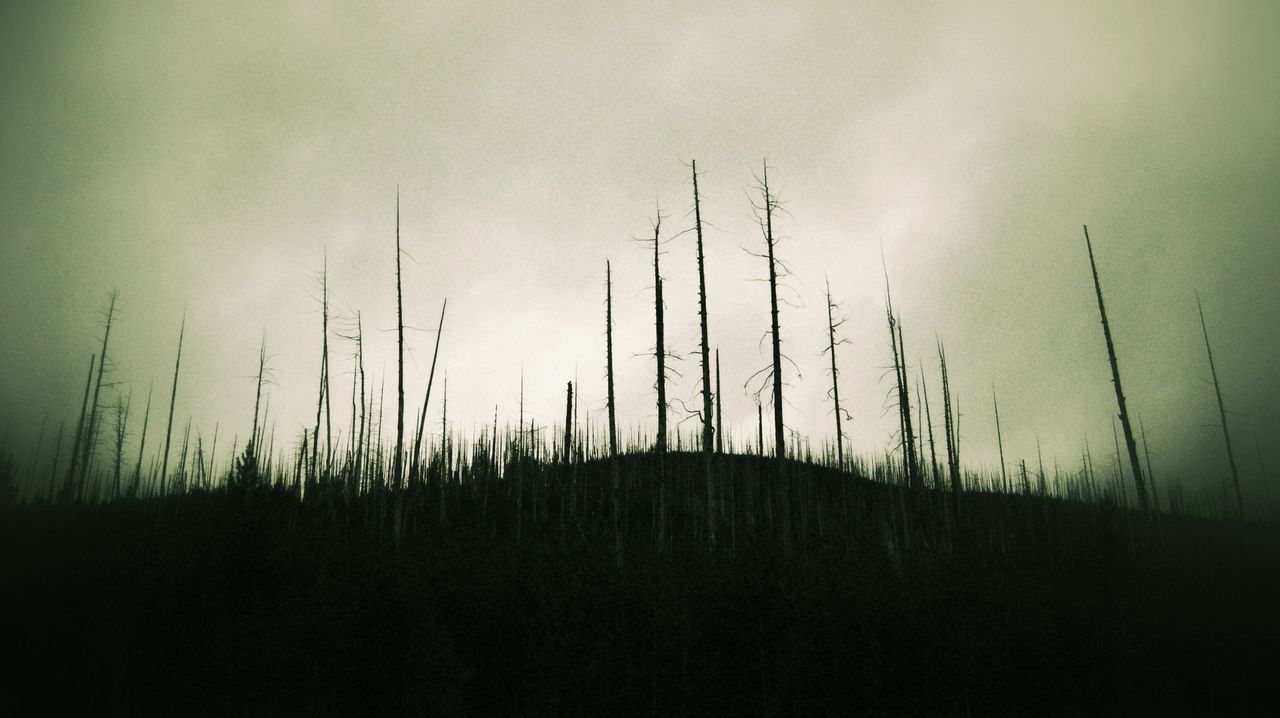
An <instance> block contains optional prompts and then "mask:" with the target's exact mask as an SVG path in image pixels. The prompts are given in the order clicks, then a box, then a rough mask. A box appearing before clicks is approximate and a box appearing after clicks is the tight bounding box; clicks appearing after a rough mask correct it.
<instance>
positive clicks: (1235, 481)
mask: <svg viewBox="0 0 1280 718" xmlns="http://www.w3.org/2000/svg"><path fill="white" fill-rule="evenodd" d="M1196 308H1197V309H1198V310H1199V311H1200V330H1201V331H1202V332H1203V333H1204V349H1205V352H1207V353H1208V355H1209V373H1210V375H1211V376H1212V377H1213V393H1214V395H1215V396H1216V397H1217V399H1218V416H1219V417H1221V418H1222V439H1223V441H1225V442H1226V445H1227V462H1228V463H1229V464H1230V466H1231V483H1232V485H1233V486H1234V487H1235V490H1236V509H1237V510H1239V512H1240V515H1241V516H1243V515H1244V494H1242V493H1240V472H1239V471H1237V470H1236V455H1235V452H1234V451H1232V450H1231V432H1229V431H1227V410H1226V408H1225V407H1224V406H1223V403H1222V386H1221V385H1220V384H1219V383H1218V369H1217V367H1216V366H1214V363H1213V347H1211V346H1210V345H1209V329H1208V327H1207V326H1206V325H1205V321H1204V307H1203V306H1202V305H1201V304H1200V296H1199V295H1196Z"/></svg>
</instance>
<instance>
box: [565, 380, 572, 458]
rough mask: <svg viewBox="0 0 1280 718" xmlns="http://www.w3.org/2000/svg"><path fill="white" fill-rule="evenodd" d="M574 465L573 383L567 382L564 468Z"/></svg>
mask: <svg viewBox="0 0 1280 718" xmlns="http://www.w3.org/2000/svg"><path fill="white" fill-rule="evenodd" d="M572 465H573V382H571V381H570V382H565V395H564V468H565V470H566V471H568V469H569V468H570V467H571V466H572Z"/></svg>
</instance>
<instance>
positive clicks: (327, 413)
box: [321, 249, 333, 482]
mask: <svg viewBox="0 0 1280 718" xmlns="http://www.w3.org/2000/svg"><path fill="white" fill-rule="evenodd" d="M322 283H323V284H322V294H323V296H322V300H321V316H322V319H323V324H322V327H323V332H324V341H323V342H322V347H321V354H322V357H321V372H322V379H321V381H323V382H324V390H323V391H322V392H321V395H322V396H323V397H324V480H325V481H326V482H328V481H329V479H330V478H331V477H330V474H331V473H332V470H333V408H332V402H331V400H330V399H331V397H332V394H333V392H332V391H331V387H330V385H329V251H328V250H327V249H326V250H325V253H324V278H323V280H322Z"/></svg>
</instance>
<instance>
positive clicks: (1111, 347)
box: [1084, 225, 1149, 511]
mask: <svg viewBox="0 0 1280 718" xmlns="http://www.w3.org/2000/svg"><path fill="white" fill-rule="evenodd" d="M1084 243H1085V247H1086V248H1087V249H1088V251H1089V268H1090V270H1091V271H1092V272H1093V287H1094V290H1095V291H1096V292H1097V295H1098V314H1099V315H1101V317H1102V335H1103V337H1104V338H1105V339H1106V342H1107V357H1108V359H1110V361H1111V383H1112V384H1114V385H1115V390H1116V405H1117V406H1118V407H1119V410H1120V426H1121V427H1122V428H1123V429H1124V444H1125V448H1126V449H1128V451H1129V464H1130V467H1131V468H1132V470H1133V484H1134V487H1135V488H1136V489H1137V491H1138V505H1139V506H1140V507H1141V508H1142V510H1143V511H1146V510H1148V508H1149V505H1148V502H1147V490H1146V485H1145V482H1144V481H1143V478H1142V464H1141V463H1139V461H1138V445H1137V442H1136V441H1134V438H1133V425H1132V424H1131V423H1130V422H1129V410H1128V408H1127V407H1126V406H1125V400H1124V389H1123V388H1122V387H1121V385H1120V365H1119V364H1118V363H1117V362H1116V347H1115V342H1113V341H1112V339H1111V325H1110V324H1109V323H1107V305H1106V304H1105V303H1104V302H1103V301H1102V282H1101V281H1099V279H1098V264H1097V262H1096V261H1094V258H1093V242H1091V241H1090V240H1089V227H1088V226H1087V225H1085V227H1084Z"/></svg>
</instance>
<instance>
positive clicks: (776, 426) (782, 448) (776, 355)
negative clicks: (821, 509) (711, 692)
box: [760, 162, 787, 475]
mask: <svg viewBox="0 0 1280 718" xmlns="http://www.w3.org/2000/svg"><path fill="white" fill-rule="evenodd" d="M760 191H761V193H762V194H763V195H764V207H763V209H764V240H765V248H766V250H767V257H768V260H769V327H770V332H771V336H772V349H773V442H774V447H773V453H774V458H776V459H777V460H778V467H777V471H778V473H779V475H781V472H782V461H783V459H785V458H786V457H787V447H786V438H785V437H784V434H783V432H784V431H785V428H784V426H785V425H784V424H783V422H782V337H781V334H780V333H779V331H778V262H777V258H776V257H775V256H774V247H775V245H776V244H777V240H776V239H774V237H773V210H774V209H776V208H777V205H778V200H777V197H774V196H773V195H772V194H771V193H770V192H769V164H768V163H767V162H766V163H764V165H763V171H762V174H761V177H760Z"/></svg>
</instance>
